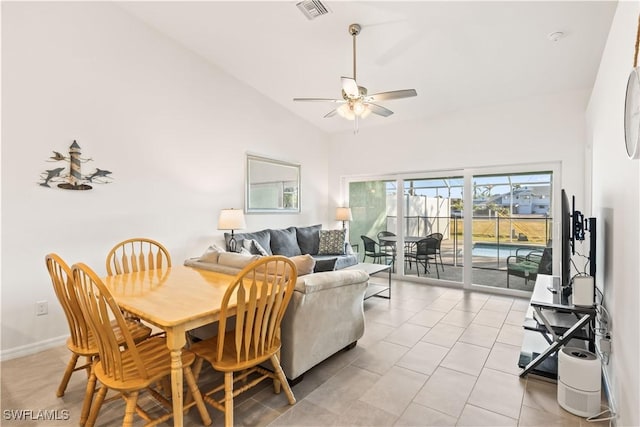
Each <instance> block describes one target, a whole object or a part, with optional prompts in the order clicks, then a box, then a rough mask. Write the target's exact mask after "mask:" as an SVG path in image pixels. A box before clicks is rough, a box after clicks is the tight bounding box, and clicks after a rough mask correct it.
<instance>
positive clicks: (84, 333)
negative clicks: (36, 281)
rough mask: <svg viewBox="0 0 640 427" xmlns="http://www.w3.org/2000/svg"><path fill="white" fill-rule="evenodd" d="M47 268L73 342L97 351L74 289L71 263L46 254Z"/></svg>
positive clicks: (83, 347)
mask: <svg viewBox="0 0 640 427" xmlns="http://www.w3.org/2000/svg"><path fill="white" fill-rule="evenodd" d="M45 262H46V264H47V270H48V271H49V276H51V282H52V283H53V289H54V290H55V292H56V297H57V298H58V301H59V302H60V305H61V306H62V310H63V311H64V314H65V316H66V318H67V323H68V324H69V333H70V335H71V342H72V343H73V345H74V346H76V347H77V348H78V349H81V350H84V351H86V352H91V351H96V350H97V349H96V348H95V344H94V343H91V342H90V337H91V333H90V328H89V325H88V324H87V322H86V320H85V317H84V316H83V314H82V310H81V309H80V304H79V302H78V298H77V296H76V294H75V291H74V283H73V275H72V273H71V268H69V265H68V264H67V263H66V262H65V261H64V260H63V259H62V258H60V256H59V255H57V254H55V253H50V254H48V255H47V256H45Z"/></svg>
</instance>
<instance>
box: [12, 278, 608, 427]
mask: <svg viewBox="0 0 640 427" xmlns="http://www.w3.org/2000/svg"><path fill="white" fill-rule="evenodd" d="M393 286H394V293H393V298H392V299H391V300H385V299H381V298H371V299H368V300H367V301H365V315H366V332H365V335H364V337H362V339H360V340H359V342H358V345H357V346H356V347H355V348H354V349H352V350H349V351H343V352H340V353H338V354H336V355H335V356H333V357H331V358H330V359H328V360H326V361H325V362H323V363H322V364H320V365H318V366H317V367H315V368H313V369H312V370H310V371H309V372H307V373H306V374H305V377H304V380H303V381H301V382H300V383H298V384H296V385H295V386H294V387H293V392H294V393H295V395H296V398H297V403H296V404H295V405H294V406H289V405H288V403H287V400H286V397H285V396H284V394H283V393H281V394H280V395H275V394H273V389H272V388H271V387H270V385H268V384H264V385H263V386H259V387H257V388H256V389H254V390H252V391H251V392H250V393H246V396H242V397H241V398H238V399H237V401H236V405H235V421H236V425H243V426H267V425H269V426H356V425H357V426H392V425H397V426H449V425H451V426H453V425H459V426H515V425H519V426H576V427H578V426H586V425H590V426H604V425H607V424H608V422H601V423H587V422H586V420H585V419H582V418H579V417H577V416H574V415H572V414H570V413H568V412H566V411H564V410H563V409H562V408H560V406H559V405H558V403H557V401H556V385H555V384H553V383H549V382H546V381H542V380H539V379H536V378H533V377H529V378H526V379H521V378H519V377H518V372H519V369H518V367H517V365H516V364H517V360H518V356H519V351H520V340H521V339H522V328H521V326H520V325H521V323H522V319H523V317H524V313H525V310H526V308H527V301H526V300H522V299H517V298H510V297H503V296H492V295H489V294H483V293H471V292H464V291H462V290H457V289H448V288H440V287H435V286H428V285H422V284H416V283H411V282H401V281H394V282H393ZM68 357H69V356H68V351H67V350H66V348H65V347H63V346H61V347H56V348H53V349H50V350H46V351H43V352H41V353H38V354H35V355H32V356H27V357H23V358H20V359H14V360H9V361H5V362H3V363H2V365H1V369H2V371H1V378H2V395H1V407H2V413H3V420H2V421H1V424H2V425H3V426H13V425H15V426H20V427H22V426H58V425H60V426H62V425H77V421H78V417H79V412H80V408H81V405H82V397H83V394H84V384H85V378H83V375H82V374H74V376H73V377H72V379H71V382H70V384H69V387H68V389H67V393H66V394H65V396H64V397H62V398H57V397H56V396H55V391H56V388H57V385H58V382H59V380H60V375H61V373H62V372H63V370H64V366H65V364H66V362H67V360H68ZM218 379H219V376H217V375H216V374H214V373H213V372H211V371H207V372H205V373H204V374H203V377H201V381H200V385H201V386H203V388H205V387H206V384H208V383H212V382H215V381H217V380H218ZM143 402H144V404H145V407H147V408H152V409H153V408H154V406H155V404H154V402H153V401H152V400H151V399H150V398H146V399H144V400H143ZM19 409H31V410H34V411H37V410H41V409H47V410H59V411H62V410H65V411H68V412H69V414H70V419H69V420H68V421H62V420H58V421H21V422H18V421H11V420H7V419H6V412H5V411H6V410H19ZM123 409H124V406H123V403H122V401H121V400H115V401H112V402H109V403H105V405H104V406H103V409H102V411H101V413H100V416H99V418H98V426H118V425H120V424H121V417H122V414H123ZM209 413H210V414H211V416H212V418H213V421H214V425H222V423H223V415H222V413H220V412H218V411H216V410H214V409H212V408H209ZM142 424H143V423H142V421H141V420H140V419H139V418H138V419H136V422H135V425H136V426H138V425H142ZM164 425H171V423H170V422H169V423H166V424H164ZM185 425H187V426H196V425H200V418H199V416H198V414H197V411H195V410H192V411H191V412H190V413H189V414H188V415H187V416H186V418H185Z"/></svg>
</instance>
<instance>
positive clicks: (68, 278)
mask: <svg viewBox="0 0 640 427" xmlns="http://www.w3.org/2000/svg"><path fill="white" fill-rule="evenodd" d="M45 263H46V265H47V270H48V271H49V276H50V277H51V282H52V283H53V289H54V290H55V293H56V297H57V298H58V301H59V303H60V305H61V306H62V310H63V311H64V314H65V316H66V318H67V323H68V325H69V333H70V337H69V339H68V340H67V348H68V349H69V350H70V351H71V359H70V360H69V363H67V368H66V370H65V371H64V374H63V376H62V381H61V382H60V385H59V386H58V390H57V392H56V395H57V396H58V397H62V396H64V392H65V390H66V389H67V385H68V384H69V379H70V378H71V375H72V374H73V373H74V372H76V371H80V370H86V371H87V376H88V381H87V390H86V392H85V399H84V403H83V406H82V412H81V415H80V425H84V424H85V422H86V421H87V417H88V415H89V409H90V406H91V401H92V399H93V394H94V390H95V386H96V377H95V374H94V372H93V370H92V364H93V362H94V360H95V359H96V357H97V356H98V345H97V343H96V340H95V337H94V335H93V333H92V332H91V328H90V327H89V325H88V323H87V321H86V319H85V317H84V315H83V314H82V310H81V309H80V304H79V302H78V299H77V297H76V294H75V292H74V290H73V286H74V284H73V276H72V274H71V269H70V268H69V265H68V264H67V263H66V262H65V261H64V260H63V259H62V258H61V257H60V256H59V255H57V254H54V253H51V254H48V255H47V256H46V257H45ZM122 326H123V327H124V328H125V329H126V330H127V332H128V333H129V334H130V335H131V337H132V339H133V341H135V342H138V341H142V340H144V339H146V338H147V337H149V335H150V334H151V328H148V327H147V326H144V325H142V324H141V323H139V322H135V321H131V320H129V321H127V322H126V323H124V324H123V325H120V324H117V323H115V322H111V323H110V327H111V329H112V330H113V334H114V337H115V340H116V342H117V343H119V344H125V339H124V336H123V334H122V330H121V329H120V328H121V327H122ZM80 357H84V358H86V363H85V364H83V365H81V366H77V365H78V360H79V358H80Z"/></svg>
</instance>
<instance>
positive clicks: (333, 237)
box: [318, 229, 347, 255]
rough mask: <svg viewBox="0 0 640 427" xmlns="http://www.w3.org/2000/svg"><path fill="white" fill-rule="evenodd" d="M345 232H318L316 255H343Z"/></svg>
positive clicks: (343, 230)
mask: <svg viewBox="0 0 640 427" xmlns="http://www.w3.org/2000/svg"><path fill="white" fill-rule="evenodd" d="M346 235H347V230H346V229H342V230H320V247H319V248H318V255H344V243H345V237H346Z"/></svg>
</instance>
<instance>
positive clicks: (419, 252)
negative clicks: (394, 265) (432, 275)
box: [404, 237, 440, 279]
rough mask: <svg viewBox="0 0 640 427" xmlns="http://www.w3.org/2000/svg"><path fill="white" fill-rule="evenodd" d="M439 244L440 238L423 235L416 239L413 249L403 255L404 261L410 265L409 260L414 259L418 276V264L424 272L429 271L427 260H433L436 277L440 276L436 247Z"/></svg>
mask: <svg viewBox="0 0 640 427" xmlns="http://www.w3.org/2000/svg"><path fill="white" fill-rule="evenodd" d="M439 244H440V240H438V239H437V238H435V237H425V238H424V239H421V240H418V241H417V242H416V244H415V251H411V252H407V253H406V254H405V255H404V258H405V261H408V262H409V266H411V261H415V263H416V271H417V273H418V276H420V264H422V265H423V267H424V273H425V274H426V273H427V272H429V261H430V260H433V262H434V263H435V264H436V274H437V276H438V279H439V278H440V270H439V269H438V252H437V248H438V246H439Z"/></svg>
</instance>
